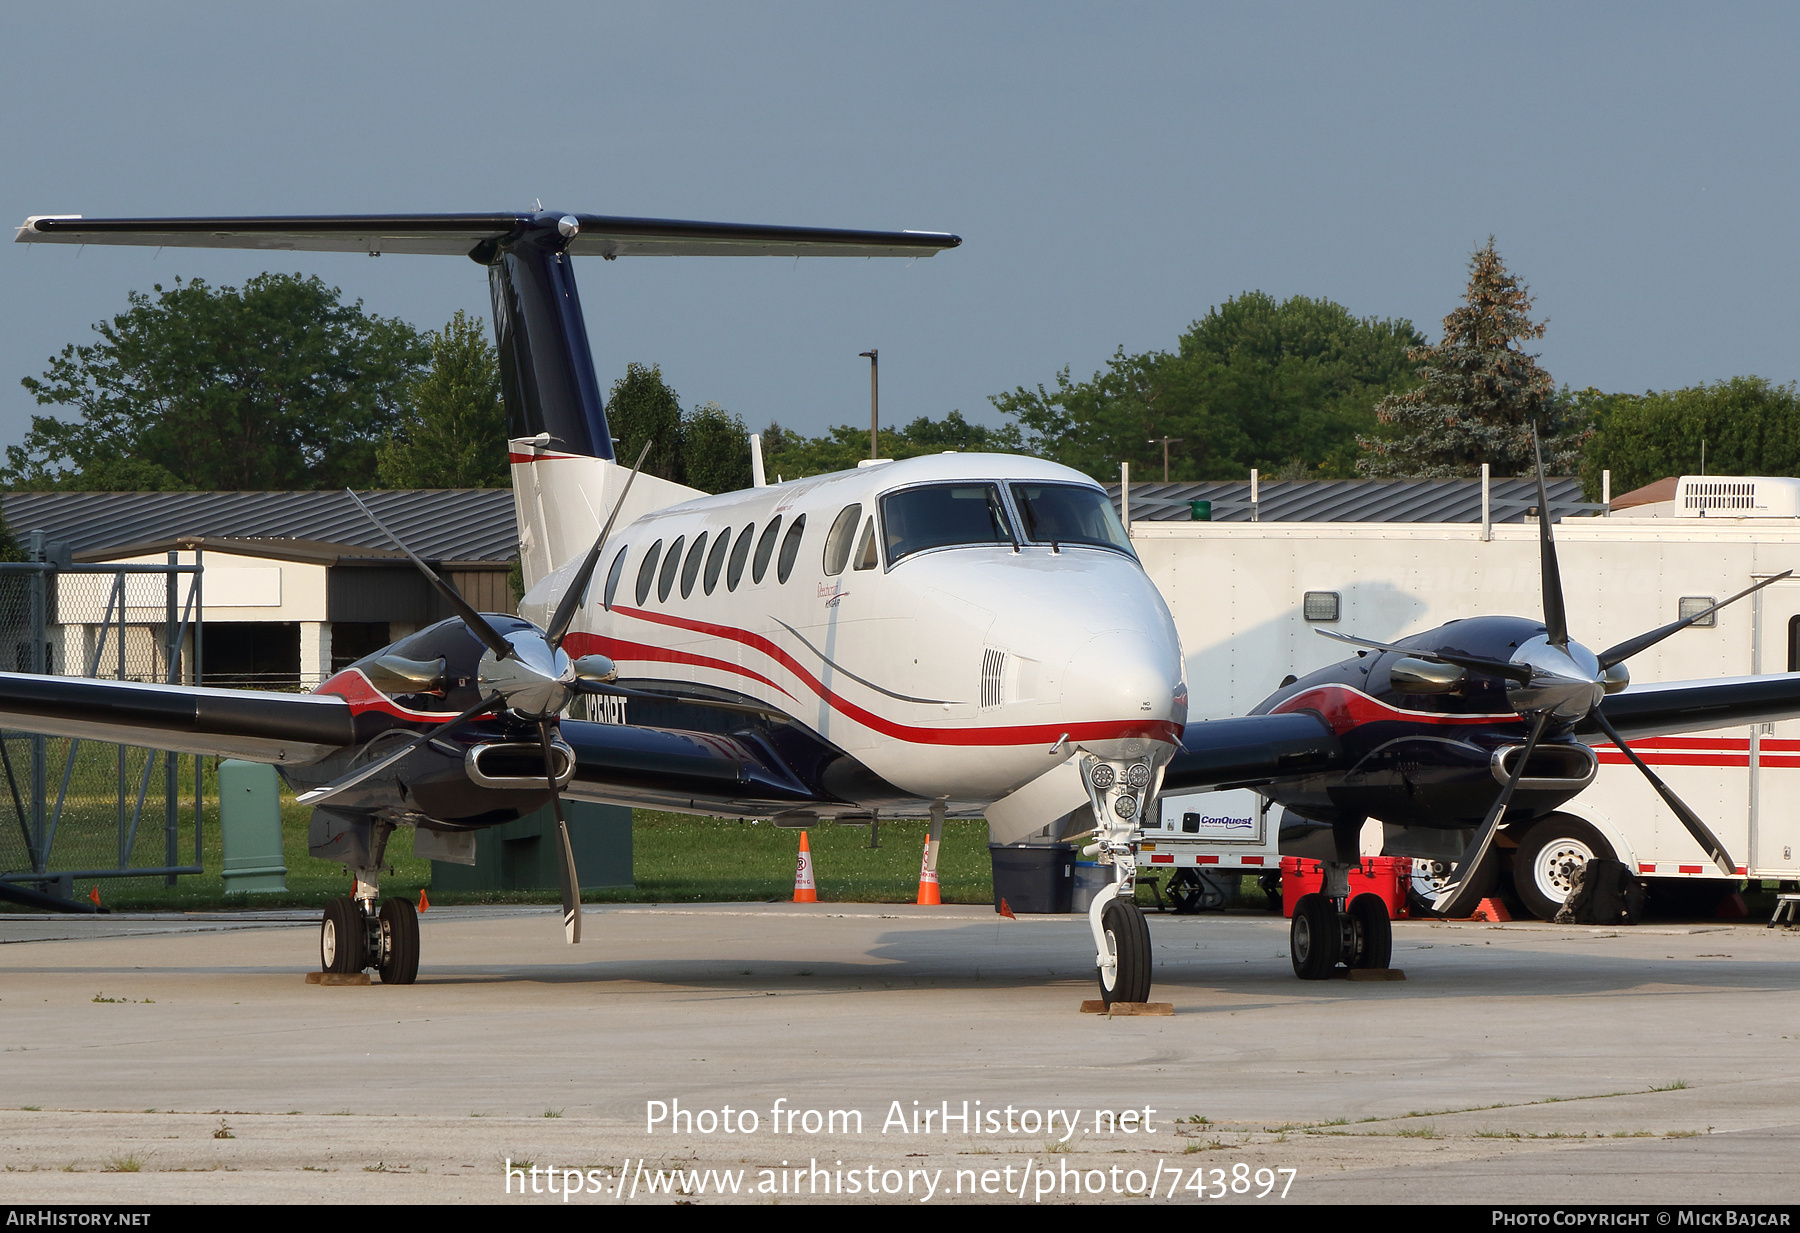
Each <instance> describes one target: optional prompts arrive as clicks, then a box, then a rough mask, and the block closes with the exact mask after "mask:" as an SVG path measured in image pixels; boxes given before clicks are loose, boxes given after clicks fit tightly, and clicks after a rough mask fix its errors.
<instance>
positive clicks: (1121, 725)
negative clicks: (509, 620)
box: [565, 606, 1181, 745]
mask: <svg viewBox="0 0 1800 1233" xmlns="http://www.w3.org/2000/svg"><path fill="white" fill-rule="evenodd" d="M612 611H613V612H615V613H618V614H620V615H623V616H629V617H636V618H637V619H639V620H641V621H649V622H651V623H652V624H656V625H668V626H673V627H674V628H676V629H684V630H687V631H689V632H690V633H696V634H704V635H706V636H708V637H713V638H723V639H725V640H727V641H730V642H736V643H738V644H739V645H741V646H746V647H749V648H750V649H751V650H754V651H760V652H761V653H762V654H764V655H767V656H768V657H769V658H770V659H772V660H774V661H775V662H776V663H778V664H780V665H781V666H782V667H783V668H785V669H787V670H788V672H790V673H792V674H793V675H794V677H795V678H796V679H797V680H799V681H800V682H802V683H803V684H804V685H805V686H806V687H807V688H808V689H810V690H811V691H812V692H813V693H815V694H817V695H818V696H819V698H820V699H822V700H823V701H824V702H826V703H827V704H828V705H829V706H830V707H831V709H832V710H834V711H837V712H838V713H839V714H841V715H843V716H845V717H846V718H848V719H851V720H854V721H855V722H856V723H859V724H861V725H862V726H863V727H865V728H867V729H869V730H870V731H872V732H879V733H881V734H882V735H883V736H890V737H893V738H894V739H895V740H900V741H906V742H909V743H911V744H914V745H1031V744H1036V743H1038V742H1043V743H1045V744H1048V743H1049V742H1051V741H1054V740H1056V739H1057V738H1059V737H1062V736H1065V735H1066V736H1067V737H1068V739H1069V740H1070V741H1072V742H1075V743H1080V742H1081V741H1104V740H1119V739H1121V738H1125V737H1149V738H1150V739H1152V740H1158V741H1166V742H1168V743H1169V744H1171V745H1179V744H1180V743H1181V728H1180V726H1179V725H1178V724H1174V723H1171V722H1169V721H1168V720H1162V719H1152V720H1135V719H1127V720H1112V721H1099V722H1095V723H1086V724H1032V725H1024V726H1019V727H1006V728H921V727H917V726H914V725H912V724H902V723H897V722H895V721H894V720H891V719H887V718H885V717H884V716H881V715H877V714H875V713H874V712H873V711H868V710H865V709H863V708H862V707H860V706H857V705H856V704H855V703H854V702H850V701H848V700H847V699H845V698H844V697H842V696H841V695H839V694H837V693H834V692H832V691H831V690H830V689H828V688H826V686H825V683H824V682H823V681H821V680H819V678H818V677H816V676H814V675H813V674H812V673H811V672H809V671H807V670H806V669H805V668H804V667H802V666H801V665H800V663H799V662H798V661H797V660H795V659H794V657H793V656H792V655H789V654H788V653H787V652H786V651H784V650H783V649H782V648H780V647H778V646H776V645H775V644H774V643H773V642H770V641H769V640H768V639H767V638H765V637H763V636H762V635H761V634H755V633H751V632H750V631H749V630H746V629H737V628H734V627H732V626H730V625H719V624H716V623H714V622H712V621H697V620H694V619H693V618H691V617H679V616H675V615H673V614H670V613H662V612H646V611H645V610H644V609H642V608H626V607H623V606H615V607H614V608H613V609H612ZM578 639H580V640H584V641H583V642H582V643H577V640H578ZM608 641H611V640H609V639H606V638H603V637H601V636H600V635H597V634H577V633H572V634H570V635H569V637H568V640H567V643H576V644H577V645H585V643H586V642H592V643H593V644H596V645H600V646H604V645H605V644H606V643H607V642H608ZM567 643H566V644H565V645H567ZM617 645H619V646H621V647H628V646H629V647H635V646H638V645H640V644H637V643H626V642H618V643H617ZM648 649H649V650H651V651H654V652H655V654H654V656H651V658H653V659H655V660H656V661H657V662H662V663H691V664H696V665H702V666H705V667H711V668H715V669H717V670H719V671H721V672H731V673H735V674H737V675H739V676H743V677H748V678H750V679H752V680H756V681H761V682H763V683H764V684H767V685H769V686H770V687H771V688H775V689H780V688H781V687H780V686H778V685H775V684H774V682H772V681H770V680H769V678H767V677H765V676H762V675H761V674H759V673H756V672H752V671H751V670H749V669H747V668H741V667H739V666H738V665H736V664H733V663H730V662H728V661H726V660H721V659H708V658H707V657H704V656H697V655H694V656H687V657H686V658H677V657H678V656H683V655H686V653H685V652H677V651H669V650H665V649H663V648H661V647H652V648H648ZM612 658H613V659H614V660H615V661H616V660H617V658H618V657H617V656H613V657H612ZM702 661H704V663H703V664H702ZM781 692H782V693H784V694H787V693H788V691H787V690H785V689H782V690H781ZM788 696H789V697H790V698H791V697H793V695H792V694H788Z"/></svg>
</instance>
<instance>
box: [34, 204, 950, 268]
mask: <svg viewBox="0 0 1800 1233" xmlns="http://www.w3.org/2000/svg"><path fill="white" fill-rule="evenodd" d="M571 219H572V220H574V224H575V226H574V234H573V235H572V236H570V228H569V227H568V225H567V224H568V220H571ZM545 222H550V223H561V224H562V233H563V234H564V235H565V236H569V237H570V238H569V240H568V247H567V249H566V250H565V251H567V252H570V253H573V254H575V255H576V256H597V257H605V258H606V259H608V260H611V259H612V258H614V257H929V256H931V255H932V254H933V253H935V252H938V251H939V250H941V249H946V248H955V247H956V246H957V245H959V244H961V243H962V240H961V238H959V237H957V236H953V235H947V234H945V233H943V232H936V231H846V230H841V229H837V228H829V227H773V226H765V225H761V224H756V223H702V222H692V221H688V220H685V219H673V218H615V217H612V216H609V215H604V214H566V215H557V214H554V213H549V214H523V213H517V214H325V215H298V216H268V217H251V218H82V217H80V216H77V215H34V216H33V217H31V218H28V219H26V220H25V224H24V226H22V227H20V228H19V231H18V234H17V236H15V237H14V239H15V240H16V241H17V242H19V243H26V244H29V243H38V244H136V245H149V246H152V247H167V248H256V249H268V250H273V251H277V252H282V251H297V252H328V253H371V254H374V253H421V254H427V255H436V256H451V257H461V256H466V255H468V254H469V253H470V252H471V251H472V250H473V249H475V248H476V247H477V246H478V245H481V244H484V243H487V242H490V241H501V242H504V241H505V240H506V239H507V237H509V236H512V235H514V234H515V233H518V232H521V231H522V230H523V229H525V228H527V227H530V226H532V225H534V224H543V223H545Z"/></svg>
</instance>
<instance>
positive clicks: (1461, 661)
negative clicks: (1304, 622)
mask: <svg viewBox="0 0 1800 1233" xmlns="http://www.w3.org/2000/svg"><path fill="white" fill-rule="evenodd" d="M1313 633H1315V634H1318V635H1319V636H1320V637H1322V638H1334V639H1336V640H1337V641H1339V642H1348V643H1349V644H1350V645H1351V646H1361V647H1368V648H1369V649H1370V650H1372V651H1393V652H1394V653H1395V654H1398V655H1411V656H1413V657H1414V658H1415V659H1430V660H1436V661H1437V662H1439V663H1445V664H1455V665H1456V666H1457V667H1459V668H1472V669H1474V670H1475V671H1477V672H1487V673H1491V674H1492V675H1494V676H1498V677H1504V678H1506V679H1507V680H1509V681H1517V682H1519V684H1521V685H1529V684H1531V669H1530V668H1527V667H1526V666H1525V665H1523V664H1511V663H1505V662H1503V661H1501V660H1498V659H1478V658H1476V657H1475V656H1473V655H1458V654H1456V653H1454V652H1451V651H1430V650H1426V649H1424V648H1422V647H1416V646H1394V645H1393V644H1392V643H1388V642H1376V641H1375V640H1374V639H1372V638H1358V637H1357V636H1356V635H1355V634H1340V633H1338V632H1337V631H1336V630H1335V629H1319V628H1317V627H1316V626H1315V627H1314V629H1313Z"/></svg>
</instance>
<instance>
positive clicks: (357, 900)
mask: <svg viewBox="0 0 1800 1233" xmlns="http://www.w3.org/2000/svg"><path fill="white" fill-rule="evenodd" d="M391 829H392V828H391V827H388V828H386V829H383V830H379V831H378V832H377V837H376V851H375V857H374V858H375V860H376V861H379V860H380V859H381V855H382V852H383V851H384V850H385V849H386V847H387V832H388V830H391ZM380 877H381V870H380V869H379V867H377V868H371V869H358V870H357V871H356V893H355V894H353V895H340V896H338V897H337V898H336V899H333V900H332V901H331V902H330V903H328V904H326V905H325V917H324V919H323V920H322V921H320V922H319V968H320V970H321V971H325V972H335V973H338V974H339V975H346V976H347V975H353V974H355V973H357V972H362V971H366V970H367V969H369V968H374V969H375V970H376V972H378V973H380V975H381V983H382V984H384V985H410V984H412V983H413V982H414V981H415V980H417V979H418V978H419V913H418V909H416V908H414V907H413V905H412V901H411V900H409V899H401V898H397V897H396V898H392V899H389V900H388V901H387V902H386V903H383V904H382V905H381V908H380V910H379V911H377V910H376V908H375V899H376V897H377V896H378V895H380V893H381V889H380Z"/></svg>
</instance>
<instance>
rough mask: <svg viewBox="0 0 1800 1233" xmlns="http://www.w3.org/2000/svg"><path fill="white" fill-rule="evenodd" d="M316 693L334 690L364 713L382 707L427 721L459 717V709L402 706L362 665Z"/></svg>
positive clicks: (386, 712) (395, 714)
mask: <svg viewBox="0 0 1800 1233" xmlns="http://www.w3.org/2000/svg"><path fill="white" fill-rule="evenodd" d="M313 692H314V693H316V694H331V695H333V696H334V697H338V698H342V699H343V700H344V701H345V702H348V703H349V704H350V713H351V714H352V715H361V714H364V713H365V712H368V711H380V712H381V713H382V714H384V715H392V716H393V717H394V718H395V719H405V720H410V721H415V722H416V721H419V720H423V721H425V722H427V723H439V724H441V723H444V722H446V721H448V720H451V719H455V718H456V715H457V713H456V712H455V711H415V710H413V709H412V708H411V707H406V706H401V705H400V704H399V703H398V702H395V701H394V700H393V699H392V698H390V697H388V696H387V695H386V694H384V693H382V692H381V691H380V690H379V689H376V688H375V686H374V684H373V683H372V682H370V680H369V678H368V677H366V676H364V675H363V674H362V670H361V669H359V668H345V669H344V670H343V671H342V672H340V673H338V674H337V675H336V676H334V677H332V678H331V679H330V680H328V681H326V682H325V683H324V684H323V685H321V686H319V687H318V688H317V689H315V690H313Z"/></svg>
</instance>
